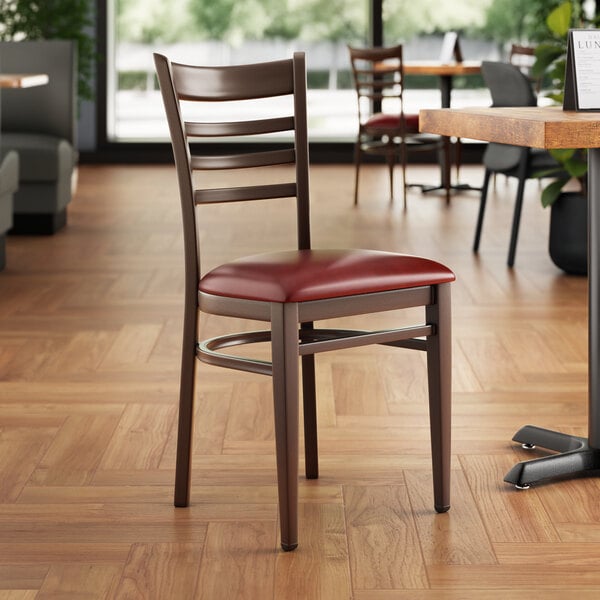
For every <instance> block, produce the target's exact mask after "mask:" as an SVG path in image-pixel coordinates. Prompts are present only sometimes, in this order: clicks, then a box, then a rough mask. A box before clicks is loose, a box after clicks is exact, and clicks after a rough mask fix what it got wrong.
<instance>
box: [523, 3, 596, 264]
mask: <svg viewBox="0 0 600 600" xmlns="http://www.w3.org/2000/svg"><path fill="white" fill-rule="evenodd" d="M575 9H577V10H575ZM578 9H579V7H578V6H577V7H574V5H573V3H572V2H570V1H568V2H564V3H563V4H561V5H559V6H558V7H556V8H555V9H554V10H552V11H551V12H550V14H549V15H548V17H547V18H546V25H547V26H548V32H549V37H548V39H546V40H545V41H543V42H541V43H540V44H539V45H538V46H537V48H536V62H535V64H534V67H533V75H534V76H536V77H545V78H546V79H549V80H550V82H551V85H552V90H551V91H550V92H548V93H547V94H546V96H547V97H549V98H551V99H552V100H554V101H555V102H557V103H560V104H562V102H563V96H564V84H565V71H566V55H567V34H568V31H569V29H570V28H571V27H574V26H575V24H578V25H579V26H582V25H584V24H587V23H584V19H583V16H582V15H581V14H579V10H578ZM550 153H551V154H552V156H553V157H554V158H555V159H556V161H557V163H558V166H557V167H556V168H555V169H552V170H550V171H545V172H544V173H541V174H540V175H543V176H545V177H553V178H554V181H552V183H550V184H549V185H548V186H547V187H545V188H544V190H543V191H542V205H543V206H544V207H550V210H551V214H550V236H549V252H550V258H551V259H552V261H553V262H554V263H555V264H556V265H557V266H558V267H559V268H561V269H563V270H564V271H565V272H567V273H571V274H576V275H585V274H586V273H587V169H588V165H587V152H586V150H583V149H577V148H571V149H564V150H551V151H550Z"/></svg>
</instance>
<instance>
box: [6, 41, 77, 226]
mask: <svg viewBox="0 0 600 600" xmlns="http://www.w3.org/2000/svg"><path fill="white" fill-rule="evenodd" d="M0 68H1V69H2V71H3V72H4V73H46V74H47V75H48V77H49V82H48V84H47V85H42V86H36V87H31V88H23V89H18V90H12V89H5V90H3V91H2V106H1V109H0V114H1V117H2V134H1V136H0V151H1V154H2V156H3V157H4V156H6V154H7V153H8V152H10V151H13V150H16V151H17V152H18V153H19V163H20V173H19V189H18V191H17V192H16V193H15V197H14V209H13V210H14V215H13V228H12V230H11V233H25V234H36V233H42V234H44V233H45V234H49V233H54V232H55V231H56V230H58V229H60V228H61V227H62V226H63V225H64V224H65V223H66V220H67V205H68V204H69V202H70V201H71V194H72V186H73V181H74V180H75V168H76V165H77V157H78V154H77V149H76V146H77V142H76V138H77V135H76V117H77V46H76V44H75V42H73V41H66V40H40V41H24V42H0Z"/></svg>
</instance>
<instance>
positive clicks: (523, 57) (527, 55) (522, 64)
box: [508, 44, 542, 93]
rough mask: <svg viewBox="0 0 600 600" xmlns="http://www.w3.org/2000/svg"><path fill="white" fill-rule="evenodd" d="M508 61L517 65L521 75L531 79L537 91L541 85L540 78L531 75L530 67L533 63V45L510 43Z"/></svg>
mask: <svg viewBox="0 0 600 600" xmlns="http://www.w3.org/2000/svg"><path fill="white" fill-rule="evenodd" d="M508 62H509V63H510V64H511V65H514V66H515V67H518V68H519V69H520V70H521V72H522V73H523V75H525V76H526V77H527V78H528V79H529V81H531V84H532V85H533V88H534V89H535V91H536V93H539V91H540V89H541V87H542V78H541V77H533V76H532V75H531V69H532V68H533V65H534V63H535V47H533V46H523V45H521V44H512V45H511V47H510V52H509V54H508Z"/></svg>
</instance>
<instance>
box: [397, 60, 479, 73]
mask: <svg viewBox="0 0 600 600" xmlns="http://www.w3.org/2000/svg"><path fill="white" fill-rule="evenodd" d="M402 66H403V69H404V73H405V74H406V75H438V76H444V75H477V74H478V73H481V62H480V61H474V60H466V61H463V62H451V63H444V62H440V61H439V60H438V61H435V60H424V61H416V60H405V61H404V63H403V65H402Z"/></svg>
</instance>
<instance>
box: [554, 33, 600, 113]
mask: <svg viewBox="0 0 600 600" xmlns="http://www.w3.org/2000/svg"><path fill="white" fill-rule="evenodd" d="M563 110H574V111H578V112H584V111H590V112H594V111H595V112H600V29H571V30H569V35H568V38H567V64H566V71H565V89H564V100H563Z"/></svg>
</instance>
